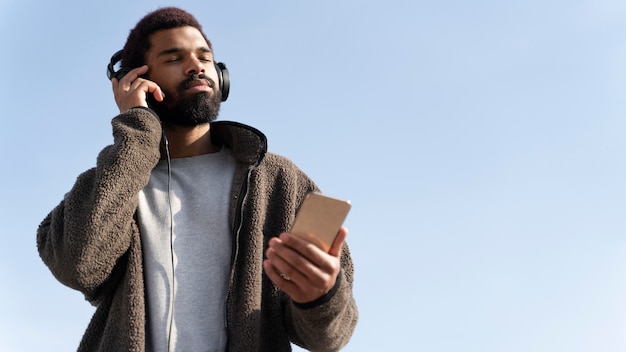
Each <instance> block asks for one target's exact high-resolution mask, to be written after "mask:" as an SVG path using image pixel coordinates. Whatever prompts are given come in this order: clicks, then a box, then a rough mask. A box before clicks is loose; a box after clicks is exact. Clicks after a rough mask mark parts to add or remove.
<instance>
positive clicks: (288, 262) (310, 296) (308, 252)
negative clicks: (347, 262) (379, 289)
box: [263, 227, 348, 303]
mask: <svg viewBox="0 0 626 352" xmlns="http://www.w3.org/2000/svg"><path fill="white" fill-rule="evenodd" d="M347 236H348V230H347V229H346V228H345V227H342V228H341V229H340V230H339V232H338V233H337V237H336V238H335V240H334V241H333V244H332V246H331V247H330V249H329V251H328V253H325V252H324V251H322V250H321V249H320V248H319V247H317V246H315V245H314V244H313V243H310V242H308V241H306V240H304V239H302V238H300V237H298V236H295V235H293V234H290V233H283V234H281V235H280V236H279V237H275V238H272V239H271V240H270V242H269V248H268V249H267V251H266V253H265V255H266V257H267V259H266V260H265V261H264V262H263V267H264V268H265V273H266V274H267V276H268V277H269V278H270V280H272V282H273V283H274V284H276V286H278V287H279V288H280V289H281V290H283V291H284V292H285V293H286V294H288V295H289V296H290V297H291V299H292V300H293V301H294V302H297V303H308V302H312V301H315V300H316V299H318V298H320V297H322V296H323V295H325V294H327V293H328V292H329V291H330V290H331V289H332V288H333V286H335V282H336V280H337V275H338V274H339V271H340V270H341V265H340V257H341V248H342V247H343V244H344V242H345V241H346V237H347Z"/></svg>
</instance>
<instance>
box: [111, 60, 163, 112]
mask: <svg viewBox="0 0 626 352" xmlns="http://www.w3.org/2000/svg"><path fill="white" fill-rule="evenodd" d="M147 72H148V66H147V65H143V66H141V67H138V68H136V69H133V70H131V71H130V72H128V74H126V76H124V77H122V79H120V80H117V79H116V78H113V79H111V85H112V88H113V95H114V96H115V102H116V104H117V106H118V108H119V109H120V112H125V111H128V110H129V109H131V108H134V107H137V106H145V107H148V102H147V100H146V94H152V95H153V96H154V98H155V100H156V101H163V99H164V98H165V94H164V93H163V91H162V90H161V87H159V85H157V84H156V83H155V82H153V81H150V80H147V79H144V78H142V77H141V76H142V75H144V74H146V73H147Z"/></svg>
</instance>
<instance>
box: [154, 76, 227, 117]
mask: <svg viewBox="0 0 626 352" xmlns="http://www.w3.org/2000/svg"><path fill="white" fill-rule="evenodd" d="M199 79H204V80H207V81H208V82H209V85H210V86H211V87H215V83H214V82H213V80H212V79H210V78H208V77H207V76H205V75H195V74H194V75H192V76H190V77H189V79H187V80H185V81H184V82H182V83H181V84H180V85H179V86H178V87H177V89H176V92H177V93H178V94H174V93H173V92H170V91H167V90H164V91H163V92H164V93H165V99H164V100H163V101H162V102H158V101H156V99H154V96H153V95H152V94H149V93H148V95H147V100H148V106H149V107H150V108H151V109H152V110H154V112H156V114H157V115H158V116H159V119H160V120H161V122H163V123H164V124H169V125H177V126H184V127H194V126H198V125H202V124H206V123H211V122H213V121H214V120H215V119H216V118H217V115H218V114H219V111H220V104H221V102H222V100H221V95H220V91H219V90H216V91H215V94H213V95H210V94H209V92H200V93H197V94H194V95H185V94H184V93H185V89H186V88H187V87H189V85H190V84H191V83H193V82H194V81H197V80H199ZM176 97H178V98H176Z"/></svg>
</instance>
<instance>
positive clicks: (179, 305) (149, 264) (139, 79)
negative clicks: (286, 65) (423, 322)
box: [37, 7, 358, 352]
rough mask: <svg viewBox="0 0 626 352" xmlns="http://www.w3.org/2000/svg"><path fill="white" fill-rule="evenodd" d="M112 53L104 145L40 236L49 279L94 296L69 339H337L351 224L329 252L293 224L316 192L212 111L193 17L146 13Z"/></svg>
mask: <svg viewBox="0 0 626 352" xmlns="http://www.w3.org/2000/svg"><path fill="white" fill-rule="evenodd" d="M120 58H121V65H122V67H123V70H121V71H122V72H111V76H110V77H111V82H112V87H113V93H114V96H115V101H116V104H117V106H118V107H119V110H120V114H119V115H118V116H116V117H114V118H113V120H112V126H113V137H114V141H113V144H112V145H109V146H107V147H105V148H104V149H103V150H102V151H101V152H100V154H99V155H98V158H97V163H96V167H94V168H93V169H90V170H87V171H86V172H84V173H83V174H81V175H80V176H79V177H78V179H77V180H76V183H75V185H74V186H73V188H72V189H71V190H70V191H69V192H68V193H67V194H66V195H65V197H64V199H63V200H62V201H61V202H60V204H59V205H58V206H57V207H55V208H54V209H53V210H52V212H51V213H50V214H49V215H48V216H47V217H46V218H45V219H44V220H43V222H42V223H41V225H40V226H39V228H38V231H37V246H38V249H39V253H40V255H41V258H42V259H43V261H44V263H45V264H46V265H47V266H48V267H49V268H50V270H51V271H52V273H53V274H54V276H55V277H56V278H57V279H58V280H59V281H60V282H61V283H63V284H65V285H67V286H69V287H71V288H73V289H76V290H79V291H80V292H82V293H83V294H84V296H85V298H86V299H87V300H88V301H89V302H91V303H92V304H93V305H95V306H96V311H95V314H94V316H93V318H92V320H91V322H90V324H89V326H88V327H87V331H86V332H85V334H84V336H83V339H82V341H81V342H80V345H79V348H78V350H79V351H168V352H173V351H290V350H291V343H295V344H297V345H299V346H302V347H303V348H306V349H310V350H316V351H335V350H339V349H341V348H342V347H343V346H345V345H346V344H347V343H348V341H349V339H350V337H351V335H352V332H353V330H354V328H355V326H356V322H357V317H358V312H357V308H356V304H355V301H354V297H353V294H352V282H353V264H352V260H351V257H350V254H349V251H348V248H347V245H345V243H344V242H345V239H346V236H347V230H346V229H345V228H343V227H342V228H341V229H340V230H339V233H338V235H337V237H336V239H335V241H334V242H333V244H332V246H331V248H330V250H328V251H327V252H326V251H322V250H321V249H319V248H318V247H316V246H315V245H312V243H310V242H308V241H307V240H305V239H302V238H300V237H297V236H294V235H293V234H290V233H289V232H288V231H289V228H290V226H291V224H292V223H293V220H294V218H295V213H296V210H297V208H298V206H299V205H300V203H301V202H302V200H303V199H304V197H305V196H306V194H307V193H309V192H311V191H318V188H317V186H316V185H315V183H314V182H313V181H312V180H311V179H310V178H309V177H308V176H307V175H305V174H304V173H303V172H302V171H301V170H300V169H298V168H297V167H296V166H295V165H294V164H293V163H291V162H290V161H289V160H287V159H286V158H284V157H281V156H279V155H276V154H273V153H270V152H267V143H266V138H265V136H264V135H263V134H262V133H261V132H259V131H258V130H256V129H254V128H252V127H250V126H246V125H243V124H240V123H236V122H225V121H217V122H216V121H215V118H216V117H217V115H218V112H219V106H220V103H221V101H223V100H225V99H226V97H227V96H228V85H229V81H228V75H227V71H226V68H225V66H224V65H223V64H219V63H215V58H214V53H213V47H212V45H211V42H210V41H209V40H208V39H207V37H206V36H205V34H204V33H203V31H202V27H201V26H200V24H199V23H198V22H197V20H196V19H195V18H194V17H193V16H192V15H190V14H189V13H187V12H185V11H183V10H181V9H178V8H171V7H168V8H162V9H158V10H156V11H154V12H152V13H149V14H148V15H146V16H145V17H144V18H143V19H141V20H140V21H139V22H138V23H137V25H136V27H135V28H134V29H133V30H131V32H130V34H129V36H128V39H127V42H126V45H125V46H124V48H123V50H122V51H121V52H120ZM111 66H112V65H111ZM110 69H111V67H110Z"/></svg>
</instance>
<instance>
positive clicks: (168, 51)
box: [157, 46, 211, 57]
mask: <svg viewBox="0 0 626 352" xmlns="http://www.w3.org/2000/svg"><path fill="white" fill-rule="evenodd" d="M198 50H200V51H202V52H203V53H210V52H211V49H209V48H207V47H206V46H202V47H200V48H198ZM181 51H183V49H182V48H170V49H165V50H163V51H161V52H159V53H158V54H157V57H160V56H163V55H170V54H175V53H179V52H181Z"/></svg>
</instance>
